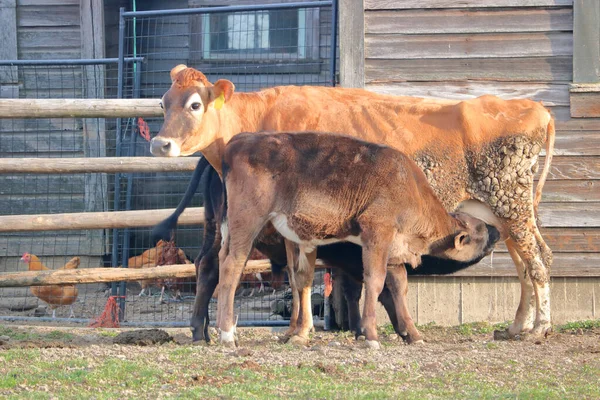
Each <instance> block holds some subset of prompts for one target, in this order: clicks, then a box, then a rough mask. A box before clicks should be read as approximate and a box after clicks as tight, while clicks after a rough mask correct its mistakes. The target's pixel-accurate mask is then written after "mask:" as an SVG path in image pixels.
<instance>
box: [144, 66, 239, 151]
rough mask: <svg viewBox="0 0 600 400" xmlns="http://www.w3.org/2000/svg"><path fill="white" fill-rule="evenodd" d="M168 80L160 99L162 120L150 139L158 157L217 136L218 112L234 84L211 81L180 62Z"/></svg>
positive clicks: (205, 143) (194, 148)
mask: <svg viewBox="0 0 600 400" xmlns="http://www.w3.org/2000/svg"><path fill="white" fill-rule="evenodd" d="M171 81H172V84H171V88H170V89H169V90H168V91H167V92H166V93H165V94H164V96H163V97H162V99H161V107H162V109H163V113H164V123H163V126H162V128H161V129H160V132H159V133H158V135H156V137H155V138H153V139H152V141H151V142H150V152H151V153H152V154H153V155H155V156H159V157H178V156H189V155H191V154H194V153H195V152H197V151H201V150H203V149H205V148H206V147H208V146H209V145H210V144H211V143H213V142H214V141H215V140H217V135H218V134H219V125H220V123H219V122H220V119H219V115H218V113H219V112H220V111H221V109H222V108H223V105H224V103H226V102H227V101H228V100H230V99H231V96H232V95H233V91H234V90H235V86H234V85H233V83H231V82H230V81H228V80H225V79H220V80H218V81H217V82H215V84H214V85H213V84H212V83H210V82H209V81H208V79H206V76H204V74H203V73H202V72H200V71H198V70H195V69H194V68H188V67H186V66H185V65H183V64H181V65H178V66H176V67H175V68H173V69H172V70H171Z"/></svg>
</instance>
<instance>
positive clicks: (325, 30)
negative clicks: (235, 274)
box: [119, 2, 335, 325]
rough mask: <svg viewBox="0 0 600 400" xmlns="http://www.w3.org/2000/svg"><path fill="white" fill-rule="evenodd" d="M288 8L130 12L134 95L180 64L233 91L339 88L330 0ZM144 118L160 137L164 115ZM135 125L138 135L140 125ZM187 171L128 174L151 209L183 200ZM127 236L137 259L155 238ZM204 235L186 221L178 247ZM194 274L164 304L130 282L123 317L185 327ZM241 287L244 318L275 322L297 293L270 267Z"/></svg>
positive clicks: (143, 148) (160, 86)
mask: <svg viewBox="0 0 600 400" xmlns="http://www.w3.org/2000/svg"><path fill="white" fill-rule="evenodd" d="M311 4H313V5H312V6H311ZM315 4H316V6H315ZM211 5H212V3H211ZM214 5H218V3H216V2H215V3H214ZM280 6H282V5H273V4H271V5H264V6H261V5H254V6H250V7H216V8H210V9H206V8H204V9H186V10H164V11H150V12H148V11H141V12H137V13H125V14H124V34H123V43H122V46H123V55H124V57H133V56H137V57H143V58H144V59H145V63H144V66H143V70H142V72H141V73H140V80H139V91H138V92H136V93H135V94H136V95H139V97H145V98H160V97H162V95H163V94H164V93H165V92H166V91H167V90H168V89H169V87H170V86H171V79H170V75H169V72H170V71H171V69H172V68H173V67H175V66H176V65H178V64H186V65H187V66H190V67H194V68H196V69H198V70H200V71H201V72H203V73H204V74H205V75H206V77H207V78H208V80H209V81H211V82H215V81H217V80H218V79H228V80H230V81H232V82H233V83H234V84H235V90H236V91H241V92H248V91H257V90H260V89H263V88H268V87H273V86H280V85H322V86H331V85H332V83H333V82H334V77H335V74H333V73H332V71H333V72H335V52H333V51H332V46H331V43H332V39H333V38H332V30H333V29H332V28H333V26H332V9H331V3H330V2H318V3H314V2H313V3H308V2H307V3H305V4H296V5H293V4H292V5H290V4H285V5H283V6H282V7H280ZM332 59H333V60H334V61H333V63H332ZM127 75H128V76H134V75H133V74H127ZM126 83H127V82H126ZM129 84H130V83H129ZM130 86H134V85H132V84H130ZM142 123H143V124H147V127H148V131H149V133H150V135H149V136H150V137H152V136H154V135H156V133H158V131H159V129H160V126H161V124H162V119H160V118H147V119H145V121H143V122H142ZM138 131H139V129H138ZM127 132H128V133H129V134H133V135H136V131H135V130H127ZM147 137H148V136H147ZM123 140H124V142H123V146H124V147H123V149H125V148H126V147H127V146H129V145H128V144H126V143H131V144H132V146H133V148H131V147H127V150H124V151H125V152H124V153H123V155H125V154H135V155H143V156H149V155H150V152H149V144H148V143H147V142H146V140H144V139H141V138H140V137H138V138H137V139H134V140H133V141H131V140H129V139H128V138H127V137H126V136H125V137H124V138H123ZM127 152H130V153H127ZM189 176H190V174H189V173H184V174H152V175H150V174H135V175H133V176H130V177H129V178H128V179H129V181H130V185H131V197H130V207H131V208H132V209H144V210H152V209H157V208H164V207H174V206H176V204H177V202H178V200H179V199H180V198H181V196H182V195H183V192H184V191H185V188H186V187H187V183H188V180H189ZM201 201H202V199H201V198H200V196H197V198H195V199H194V203H193V204H194V205H201ZM129 237H130V246H131V247H130V248H129V249H125V250H128V254H129V255H130V256H133V255H140V254H142V253H143V252H144V251H147V250H148V249H149V248H150V247H151V246H152V245H153V244H151V243H149V229H136V230H131V231H130V232H129ZM201 240H202V239H201V227H193V226H192V227H180V228H178V231H177V236H176V243H177V246H178V247H180V248H181V249H182V250H183V251H184V252H185V254H186V256H187V257H188V258H189V259H190V260H193V259H194V258H195V257H196V255H197V254H198V251H199V249H200V246H201ZM119 249H120V250H122V249H123V247H122V246H121V247H119ZM130 267H131V266H130ZM192 281H193V279H190V280H189V281H184V282H179V283H180V284H181V283H184V284H185V285H183V286H185V290H190V291H189V292H187V291H186V292H184V293H182V296H181V298H180V299H177V302H175V301H174V300H173V299H172V298H170V297H167V298H165V297H164V296H163V297H162V304H161V302H160V301H159V300H158V299H161V295H160V293H158V292H159V288H158V285H155V286H156V288H155V289H154V291H153V294H152V295H151V296H150V297H144V296H142V297H139V296H138V293H139V290H140V289H137V290H133V286H132V285H130V287H131V289H132V290H128V291H127V297H126V303H125V320H126V321H127V322H129V323H132V324H136V323H141V324H152V323H161V324H163V323H164V324H182V325H187V324H188V321H189V317H190V316H191V311H192V305H193V304H192V300H193V291H192V290H194V285H193V282H192ZM322 282H323V280H322V273H321V272H319V273H317V274H316V275H315V284H316V285H315V288H314V291H315V293H316V294H315V295H314V299H313V300H314V303H315V304H316V306H315V310H313V311H315V315H317V316H319V315H320V316H322V315H323V306H322V304H323V296H322V291H323V289H322ZM175 286H177V285H175ZM173 289H176V287H175V288H173ZM237 293H238V296H236V314H237V315H238V316H239V319H238V323H239V324H240V325H242V324H250V325H260V324H273V323H274V322H273V321H274V320H279V321H281V320H283V321H285V320H286V319H289V307H290V305H291V292H290V291H289V288H288V286H287V285H286V282H273V280H272V279H271V277H270V274H261V276H255V275H245V276H244V278H243V281H242V282H241V284H240V287H239V289H238V292H237ZM172 294H174V292H173V291H172V292H171V294H170V295H172ZM180 300H181V301H180ZM215 312H216V300H213V302H212V303H211V307H210V314H211V319H212V320H213V321H214V313H215Z"/></svg>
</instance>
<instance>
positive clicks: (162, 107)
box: [159, 101, 165, 110]
mask: <svg viewBox="0 0 600 400" xmlns="http://www.w3.org/2000/svg"><path fill="white" fill-rule="evenodd" d="M159 104H160V108H161V110H164V109H165V106H163V103H162V101H161V102H160V103H159Z"/></svg>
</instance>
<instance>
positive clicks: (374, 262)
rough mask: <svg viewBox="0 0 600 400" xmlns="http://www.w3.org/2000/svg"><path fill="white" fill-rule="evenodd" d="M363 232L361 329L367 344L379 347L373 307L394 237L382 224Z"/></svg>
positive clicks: (378, 293)
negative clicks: (362, 306)
mask: <svg viewBox="0 0 600 400" xmlns="http://www.w3.org/2000/svg"><path fill="white" fill-rule="evenodd" d="M361 228H362V229H363V233H362V235H361V240H362V242H363V253H362V257H363V265H364V280H365V304H364V309H363V316H362V331H363V334H364V335H365V337H366V342H367V346H369V347H371V348H374V349H379V347H380V346H379V342H378V340H377V316H376V314H375V307H376V305H377V298H378V297H379V295H380V294H381V291H382V290H383V286H384V284H385V276H386V269H387V261H388V253H389V250H390V244H391V242H392V239H393V237H394V229H393V228H388V229H385V227H384V226H381V225H380V226H378V227H376V228H371V229H365V227H363V226H361Z"/></svg>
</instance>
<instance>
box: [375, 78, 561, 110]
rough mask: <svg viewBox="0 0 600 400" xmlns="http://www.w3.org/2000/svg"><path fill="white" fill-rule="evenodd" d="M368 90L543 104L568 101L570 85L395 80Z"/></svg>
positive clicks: (431, 96)
mask: <svg viewBox="0 0 600 400" xmlns="http://www.w3.org/2000/svg"><path fill="white" fill-rule="evenodd" d="M365 88H366V89H367V90H371V91H374V92H377V93H383V94H391V95H397V96H415V97H427V98H445V99H456V100H464V99H472V98H475V97H479V96H483V95H485V94H493V95H496V96H499V97H501V98H504V99H532V100H537V101H543V102H544V105H548V106H549V105H559V106H564V105H568V104H569V86H568V85H567V84H554V83H522V82H512V83H508V82H480V81H477V82H394V83H388V84H383V83H378V84H373V83H370V84H367V85H366V86H365Z"/></svg>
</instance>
